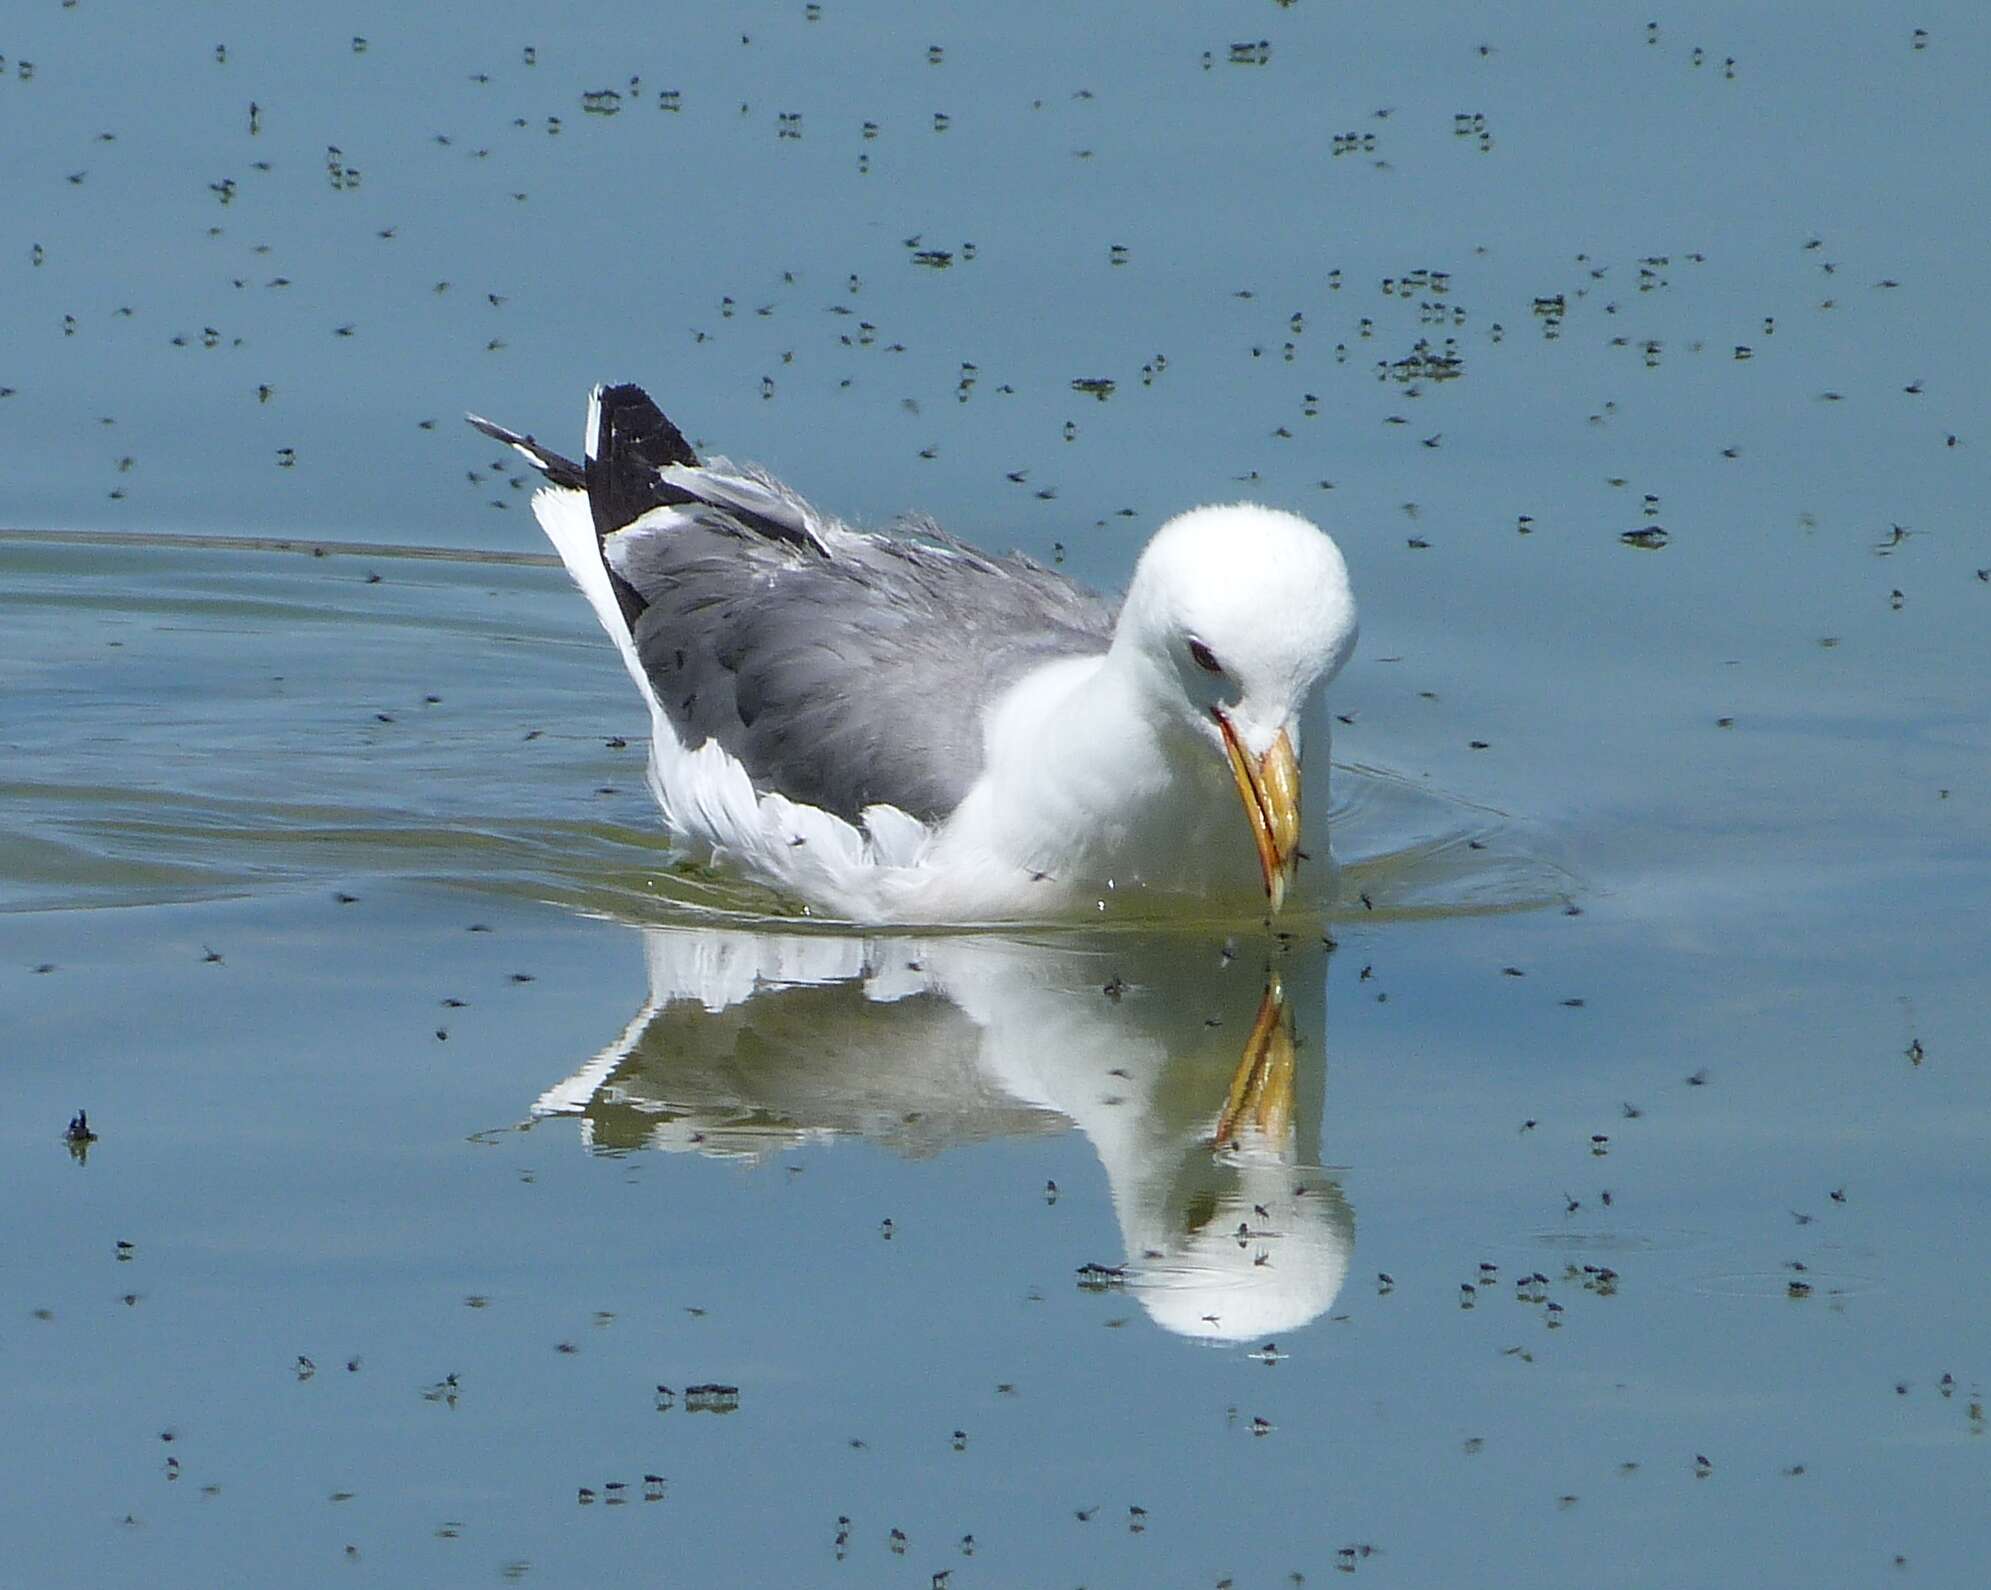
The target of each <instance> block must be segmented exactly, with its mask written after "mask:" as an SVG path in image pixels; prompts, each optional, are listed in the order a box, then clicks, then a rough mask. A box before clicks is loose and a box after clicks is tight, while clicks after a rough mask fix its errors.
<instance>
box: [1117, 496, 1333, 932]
mask: <svg viewBox="0 0 1991 1590" xmlns="http://www.w3.org/2000/svg"><path fill="white" fill-rule="evenodd" d="M1355 637H1356V619H1355V597H1354V593H1353V592H1351V591H1350V590H1349V588H1348V567H1347V565H1346V564H1345V563H1343V562H1342V559H1341V551H1340V549H1339V548H1338V547H1336V546H1335V544H1334V542H1333V541H1332V540H1331V539H1329V537H1328V536H1327V534H1326V533H1325V532H1324V531H1322V530H1320V529H1319V528H1318V527H1316V526H1315V525H1313V524H1310V523H1309V522H1308V521H1307V520H1305V519H1302V518H1300V517H1299V515H1297V514H1291V513H1283V512H1281V511H1280V510H1278V509H1276V508H1264V507H1260V506H1258V505H1257V504H1255V503H1235V504H1231V505H1228V506H1224V507H1211V508H1194V509H1191V510H1190V511H1189V512H1188V513H1184V514H1179V515H1177V516H1176V517H1175V518H1173V519H1171V520H1169V521H1168V523H1167V524H1165V525H1163V526H1162V527H1161V529H1160V530H1158V531H1156V532H1155V537H1154V539H1153V540H1152V541H1150V542H1149V543H1148V546H1147V550H1146V551H1145V552H1143V553H1142V554H1141V559H1140V562H1139V563H1138V564H1136V565H1135V568H1134V579H1133V583H1132V585H1131V586H1129V588H1128V591H1127V602H1126V606H1125V607H1124V608H1123V609H1122V611H1121V615H1120V624H1119V628H1118V630H1117V631H1116V632H1115V634H1114V638H1113V649H1114V652H1115V653H1116V655H1117V656H1118V657H1119V659H1120V661H1121V662H1122V664H1123V665H1126V666H1130V667H1131V668H1132V669H1133V670H1134V673H1135V676H1136V677H1137V678H1138V679H1139V680H1140V681H1141V688H1142V689H1143V691H1144V692H1145V693H1146V694H1147V695H1148V697H1149V699H1150V701H1151V702H1152V703H1153V704H1154V706H1155V707H1156V708H1157V709H1158V710H1159V711H1160V712H1161V713H1162V714H1164V715H1165V716H1166V717H1167V718H1169V719H1170V720H1172V721H1173V722H1175V723H1176V724H1177V725H1178V726H1180V727H1181V728H1183V729H1184V730H1185V731H1187V732H1189V733H1192V734H1195V735H1198V736H1201V737H1202V738H1203V739H1205V740H1207V741H1208V743H1209V745H1210V748H1211V751H1212V754H1214V755H1216V756H1218V757H1220V758H1225V759H1227V760H1228V761H1229V762H1230V764H1231V769H1232V771H1233V773H1235V775H1236V777H1237V785H1238V793H1239V795H1240V796H1241V797H1242V798H1243V801H1244V807H1245V814H1246V817H1247V818H1248V819H1249V821H1250V822H1251V826H1252V833H1253V837H1254V839H1255V840H1256V842H1257V845H1258V851H1259V860H1260V862H1261V864H1262V865H1263V867H1264V870H1265V887H1266V891H1267V893H1268V894H1269V895H1270V896H1271V899H1272V904H1273V908H1274V909H1275V910H1276V909H1277V908H1278V905H1279V902H1280V900H1281V899H1282V898H1283V897H1284V893H1285V884H1286V881H1287V879H1288V878H1290V876H1291V874H1292V867H1293V862H1294V849H1295V847H1296V846H1297V844H1298V840H1299V749H1300V746H1299V741H1300V716H1301V713H1302V712H1303V710H1304V709H1305V706H1306V703H1307V700H1308V698H1309V697H1310V696H1311V695H1312V694H1313V692H1314V691H1315V690H1316V689H1318V688H1320V687H1321V686H1322V685H1325V684H1326V683H1327V682H1328V681H1329V680H1331V679H1332V678H1333V677H1334V676H1335V675H1336V674H1337V673H1339V672H1340V671H1341V666H1342V664H1344V663H1345V662H1347V660H1348V657H1349V654H1350V653H1351V652H1353V651H1354V649H1355Z"/></svg>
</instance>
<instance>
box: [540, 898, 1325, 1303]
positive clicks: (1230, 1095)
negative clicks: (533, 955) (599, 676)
mask: <svg viewBox="0 0 1991 1590" xmlns="http://www.w3.org/2000/svg"><path fill="white" fill-rule="evenodd" d="M642 935H643V946H644V953H645V958H646V960H647V963H648V969H649V985H650V986H649V994H648V998H647V1000H646V1001H645V1002H644V1004H643V1006H642V1008H641V1010H640V1011H638V1013H637V1014H636V1016H635V1018H634V1019H633V1020H632V1021H631V1022H630V1023H629V1025H628V1026H627V1027H626V1028H625V1029H624V1031H623V1033H622V1035H621V1037H619V1038H618V1039H617V1040H616V1041H615V1042H614V1043H612V1044H610V1045H609V1046H608V1047H607V1048H605V1049H603V1050H602V1051H601V1053H600V1054H598V1055H597V1056H596V1057H595V1058H594V1059H593V1060H591V1061H590V1062H589V1063H588V1064H587V1065H585V1066H583V1067H582V1068H581V1069H580V1070H579V1071H577V1072H576V1073H575V1074H574V1075H573V1076H571V1077H569V1078H568V1079H566V1080H565V1081H563V1082H561V1083H559V1084H558V1085H557V1086H555V1087H552V1088H550V1089H548V1090H547V1091H546V1093H544V1094H543V1095H542V1096H541V1097H540V1099H539V1101H538V1103H537V1104H536V1106H535V1114H537V1115H542V1116H545V1115H575V1116H579V1117H580V1118H581V1124H582V1131H583V1134H584V1140H585V1141H586V1142H588V1143H589V1144H590V1145H592V1146H594V1147H596V1148H599V1149H608V1150H632V1149H639V1148H657V1149H666V1150H687V1149H689V1150H695V1151H697V1152H700V1153H705V1154H713V1155H721V1156H730V1157H749V1158H759V1157H764V1156H766V1155H769V1154H771V1153H774V1152H776V1151H778V1150H781V1149H785V1148H789V1147H792V1146H794V1145H796V1144H798V1143H802V1142H807V1141H811V1140H819V1139H827V1138H833V1137H837V1136H843V1135H856V1136H861V1137H865V1138H868V1139H870V1140H872V1141H874V1142H878V1143H881V1144H885V1145H888V1146H890V1147H892V1148H894V1149H896V1150H898V1151H899V1152H901V1153H906V1154H912V1155H927V1154H932V1153H937V1152H938V1151H940V1150H941V1149H944V1148H946V1147H949V1146H950V1145H952V1144H955V1143H965V1142H974V1141H979V1140H982V1139H986V1138H991V1137H998V1136H1009V1135H1020V1134H1024V1133H1031V1132H1053V1131H1058V1130H1061V1129H1063V1128H1065V1127H1066V1126H1067V1125H1074V1126H1077V1127H1078V1128H1079V1130H1081V1131H1082V1132H1084V1133H1085V1135H1086V1137H1087V1138H1088V1139H1089V1140H1090V1141H1091V1143H1092V1146H1093V1148H1094V1150H1095V1151H1096V1152H1097V1153H1098V1155H1099V1160H1100V1164H1101V1166H1102V1168H1103V1169H1104V1170H1105V1172H1106V1179H1107V1183H1108V1186H1109V1187H1110V1189H1111V1192H1112V1197H1113V1206H1114V1212H1115V1214H1116V1216H1117V1217H1118V1220H1119V1224H1120V1232H1121V1237H1122V1240H1123V1241H1124V1243H1125V1249H1126V1252H1125V1262H1124V1265H1113V1266H1110V1267H1108V1269H1107V1271H1106V1272H1105V1273H1106V1276H1107V1279H1108V1284H1112V1285H1124V1286H1125V1287H1126V1289H1127V1290H1128V1291H1129V1292H1130V1293H1131V1294H1132V1295H1133V1296H1135V1297H1136V1298H1138V1299H1139V1301H1140V1302H1141V1304H1142V1306H1143V1307H1144V1308H1145V1309H1146V1310H1147V1312H1148V1314H1149V1315H1150V1316H1151V1317H1152V1318H1153V1319H1154V1320H1155V1322H1156V1323H1158V1324H1160V1325H1162V1326H1163V1327H1165V1328H1166V1329H1168V1330H1171V1331H1176V1332H1179V1333H1182V1334H1184V1335H1190V1336H1200V1337H1209V1338H1216V1339H1223V1340H1245V1339H1249V1338H1262V1337H1266V1336H1271V1335H1274V1334H1276V1333H1278V1332H1282V1331H1291V1330H1294V1329H1296V1328H1298V1327H1299V1326H1301V1325H1304V1324H1306V1323H1307V1322H1309V1321H1311V1320H1313V1319H1315V1318H1318V1317H1319V1316H1320V1315H1321V1314H1323V1313H1325V1312H1326V1310H1327V1309H1328V1307H1329V1306H1330V1305H1331V1304H1332V1303H1333V1301H1334V1297H1335V1294H1336V1292H1337V1291H1339V1289H1340V1286H1341V1282H1342V1278H1343V1277H1344V1276H1345V1274H1346V1273H1347V1268H1348V1259H1349V1254H1350V1250H1351V1247H1352V1245H1353V1241H1354V1229H1355V1223H1354V1215H1353V1212H1352V1211H1351V1210H1350V1209H1349V1207H1348V1204H1347V1202H1346V1200H1345V1199H1344V1198H1343V1196H1342V1193H1341V1189H1340V1186H1339V1183H1338V1181H1337V1179H1336V1178H1335V1177H1334V1176H1333V1175H1331V1174H1329V1173H1328V1172H1326V1171H1323V1170H1322V1169H1321V1168H1320V1159H1321V1147H1320V1141H1321V1112H1322V1105H1323V1101H1324V1098H1325V1087H1326V1071H1327V1054H1326V1011H1325V1002H1324V987H1325V956H1324V953H1323V952H1321V951H1319V950H1317V949H1316V950H1308V949H1304V948H1302V947H1300V946H1299V945H1298V943H1297V942H1296V941H1292V940H1288V941H1285V942H1283V943H1281V942H1278V941H1269V940H1267V941H1252V943H1251V945H1250V947H1248V948H1246V947H1234V946H1233V945H1231V944H1229V943H1227V942H1225V941H1223V940H1221V939H1211V938H1208V937H1202V936H1196V935H1172V936H1161V937H1154V938H1135V937H1131V936H1126V935H1119V936H1104V935H1102V936H1099V937H1090V938H1088V937H1073V936H1066V935H1059V936H1045V937H1042V938H1028V939H1026V938H1002V937H987V936H974V937H968V936H950V937H942V938H934V939H925V940H920V939H911V938H901V937H884V936H880V937H872V938H840V937H829V936H824V935H802V934H768V933H754V932H745V931H731V930H715V929H710V928H704V929H694V928H674V927H646V928H644V929H642ZM1085 1257H1089V1258H1097V1257H1099V1256H1097V1255H1088V1256H1085Z"/></svg>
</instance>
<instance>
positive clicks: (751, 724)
mask: <svg viewBox="0 0 1991 1590" xmlns="http://www.w3.org/2000/svg"><path fill="white" fill-rule="evenodd" d="M659 517H660V518H661V519H662V520H663V522H660V523H657V524H655V525H654V526H644V525H643V524H641V523H640V522H639V524H638V525H636V526H632V527H631V528H630V529H629V530H626V531H623V532H621V533H619V534H616V535H611V536H609V537H608V538H607V541H606V544H605V546H604V552H605V554H606V556H607V557H608V559H609V562H610V564H611V566H612V567H613V568H614V569H615V572H616V573H617V574H618V575H619V576H620V577H621V578H622V579H624V580H626V581H627V582H628V583H629V584H630V585H631V586H632V587H634V589H635V590H636V592H637V593H638V594H639V595H640V596H641V597H642V598H643V601H644V603H645V604H646V605H645V607H644V610H643V611H642V613H641V615H640V616H639V617H638V619H637V621H636V624H635V640H636V648H637V654H638V656H639V657H640V658H641V660H642V663H643V668H644V671H645V673H646V674H647V675H648V676H649V678H650V681H651V684H652V686H653V687H654V688H655V690H656V693H657V699H658V701H659V702H660V703H661V704H662V706H663V709H664V712H665V714H666V715H667V716H668V717H669V719H670V721H671V724H672V726H673V727H674V728H675V729H676V731H677V733H678V736H679V738H680V739H681V740H682V741H683V742H684V743H685V744H686V745H688V746H691V747H694V748H695V747H697V746H699V745H702V744H703V743H704V742H705V741H706V740H707V739H713V740H717V741H718V742H719V744H720V745H721V746H722V747H723V748H724V749H725V750H726V751H728V752H729V753H731V754H732V755H733V756H734V757H736V758H738V759H739V761H740V763H741V765H742V766H744V767H745V769H746V771H747V774H748V776H749V777H750V778H751V779H752V780H753V782H754V786H755V787H756V788H757V789H759V790H762V791H768V790H778V791H780V792H781V793H782V794H784V795H787V796H788V797H790V798H791V799H793V800H797V801H802V802H806V803H808V804H810V805H814V806H820V807H822V808H824V809H825V810H828V811H832V812H835V813H836V814H837V815H839V816H841V817H844V818H847V819H849V820H851V821H853V822H854V821H856V820H857V819H858V817H859V814H860V813H861V812H862V810H863V808H864V807H866V806H868V805H871V804H872V803H873V802H880V801H882V802H886V803H889V804H891V805H893V806H897V807H900V808H901V809H903V810H905V811H907V812H910V813H911V814H912V815H913V816H915V817H918V818H920V819H922V820H923V821H933V820H936V819H938V818H942V817H945V816H946V815H947V814H948V813H949V812H951V811H952V810H953V809H954V807H955V806H956V805H958V804H959V803H960V801H961V798H962V797H963V796H964V795H965V794H967V792H968V790H969V788H970V787H971V786H972V785H973V784H974V782H975V780H976V778H978V777H979V776H980V774H981V770H982V718H983V713H984V711H985V710H986V708H987V707H988V706H989V705H990V704H991V703H992V702H993V701H994V700H995V699H996V698H997V697H999V696H1000V695H1001V694H1002V693H1003V692H1004V691H1005V690H1007V689H1008V688H1009V687H1010V686H1011V685H1013V684H1015V683H1016V682H1017V681H1018V680H1019V679H1020V678H1022V677H1023V676H1024V675H1025V674H1027V673H1029V672H1030V671H1031V670H1032V669H1034V668H1036V667H1038V666H1040V665H1041V664H1044V663H1047V662H1052V661H1055V660H1057V659H1059V658H1063V657H1075V656H1088V655H1098V654H1101V653H1103V652H1104V651H1105V650H1106V648H1107V645H1108V644H1109V642H1110V641H1111V639H1112V634H1113V620H1114V611H1115V610H1114V607H1113V605H1112V604H1109V603H1107V602H1105V601H1103V600H1101V599H1100V598H1099V597H1098V596H1095V595H1094V594H1092V593H1091V592H1090V591H1087V590H1086V589H1085V588H1084V587H1082V586H1080V585H1077V584H1075V583H1074V582H1073V581H1071V580H1068V579H1066V578H1065V577H1064V576H1063V575H1060V574H1057V573H1054V572H1053V571H1051V570H1049V569H1046V568H1044V567H1043V566H1042V565H1041V564H1038V563H1034V562H1032V561H1031V560H1029V559H1027V558H1022V557H1007V558H996V557H990V556H988V555H987V554H984V553H981V552H977V551H976V550H974V549H973V548H971V547H969V546H968V545H967V544H966V543H963V542H960V541H957V540H955V539H953V538H952V537H950V536H947V535H945V534H944V533H942V532H940V531H938V530H937V529H935V528H933V527H932V526H930V525H923V524H909V525H907V526H906V527H905V531H904V533H901V534H898V535H860V534H857V533H855V532H851V531H848V530H844V529H843V528H842V527H841V526H836V527H834V528H833V529H827V530H826V531H825V532H824V533H823V534H822V536H821V538H820V540H819V539H818V538H817V537H816V536H815V535H811V536H809V537H808V538H807V539H805V540H803V541H802V543H801V544H800V545H798V544H797V542H796V541H795V540H791V539H776V538H772V537H770V536H768V535H767V534H766V533H764V532H759V531H758V527H756V526H754V525H753V523H752V520H751V518H748V517H746V516H736V515H735V514H733V513H731V512H729V511H728V510H727V508H726V507H724V506H720V505H716V504H705V503H701V504H696V505H692V506H689V507H686V508H684V509H670V510H660V511H659ZM809 518H810V521H811V529H812V530H813V529H814V528H815V525H816V523H818V522H819V521H816V520H815V516H814V514H813V512H811V513H810V515H809ZM819 548H820V549H821V550H819ZM824 550H826V551H828V553H829V556H828V557H824V556H823V555H822V551H824Z"/></svg>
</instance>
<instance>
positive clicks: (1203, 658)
mask: <svg viewBox="0 0 1991 1590" xmlns="http://www.w3.org/2000/svg"><path fill="white" fill-rule="evenodd" d="M1189 655H1190V657H1192V658H1193V659H1194V660H1195V663H1196V666H1197V667H1198V668H1200V669H1202V670H1203V672H1205V673H1206V674H1220V673H1222V672H1223V671H1224V665H1223V664H1222V663H1220V662H1218V661H1217V654H1216V653H1215V652H1213V651H1211V650H1210V648H1209V647H1208V646H1205V645H1204V644H1203V643H1202V642H1201V641H1200V640H1192V641H1191V642H1190V643H1189Z"/></svg>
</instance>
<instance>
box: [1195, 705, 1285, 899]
mask: <svg viewBox="0 0 1991 1590" xmlns="http://www.w3.org/2000/svg"><path fill="white" fill-rule="evenodd" d="M1216 719H1217V726H1218V727H1219V728H1220V729H1222V730H1223V734H1224V749H1225V750H1226V751H1228V752H1229V753H1230V759H1231V772H1232V774H1233V775H1234V776H1235V777H1236V779H1237V792H1238V796H1239V798H1240V799H1241V800H1243V802H1244V815H1245V818H1246V820H1247V821H1249V822H1250V824H1251V838H1252V842H1253V843H1254V844H1255V845H1257V847H1258V865H1259V867H1260V869H1261V870H1262V871H1263V872H1264V874H1265V897H1266V899H1268V900H1269V901H1270V902H1271V905H1272V910H1273V911H1274V912H1275V913H1276V912H1277V911H1278V909H1279V907H1280V906H1281V905H1283V904H1285V901H1286V885H1287V884H1288V883H1290V882H1291V881H1292V878H1293V869H1294V868H1295V867H1296V866H1298V865H1299V859H1300V856H1299V851H1300V759H1299V758H1298V757H1297V756H1295V755H1294V754H1293V742H1292V741H1291V740H1290V739H1288V738H1287V737H1286V731H1285V730H1284V729H1281V730H1280V731H1279V733H1278V734H1277V735H1276V736H1275V737H1274V738H1273V741H1272V744H1271V746H1270V747H1269V748H1268V749H1267V750H1266V752H1265V754H1264V755H1263V756H1261V757H1257V758H1253V757H1252V756H1251V755H1250V754H1249V753H1248V752H1247V751H1246V750H1245V748H1244V742H1243V741H1241V740H1239V739H1238V737H1237V730H1235V729H1233V728H1232V727H1231V720H1230V719H1229V718H1227V717H1225V716H1224V714H1223V713H1221V712H1219V713H1217V714H1216Z"/></svg>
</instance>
